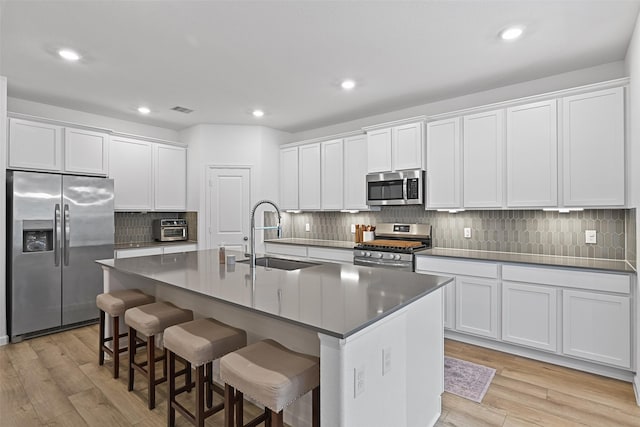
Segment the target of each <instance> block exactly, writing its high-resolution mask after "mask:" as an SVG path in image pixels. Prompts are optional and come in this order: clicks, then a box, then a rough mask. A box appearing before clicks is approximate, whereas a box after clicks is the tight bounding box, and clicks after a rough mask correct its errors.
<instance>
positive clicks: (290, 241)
mask: <svg viewBox="0 0 640 427" xmlns="http://www.w3.org/2000/svg"><path fill="white" fill-rule="evenodd" d="M264 243H274V244H278V245H292V246H314V247H318V248H330V249H344V250H351V249H353V248H354V247H355V245H356V243H353V242H351V241H346V240H323V239H304V238H302V237H285V238H282V239H268V240H265V241H264Z"/></svg>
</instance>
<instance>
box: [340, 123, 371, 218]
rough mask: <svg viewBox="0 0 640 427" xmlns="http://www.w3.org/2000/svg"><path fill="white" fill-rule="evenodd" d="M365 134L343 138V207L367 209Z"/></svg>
mask: <svg viewBox="0 0 640 427" xmlns="http://www.w3.org/2000/svg"><path fill="white" fill-rule="evenodd" d="M366 153H367V136H366V135H357V136H352V137H349V138H345V139H344V168H343V170H344V209H368V208H369V207H368V206H367V186H366V183H365V177H366V175H367V155H366Z"/></svg>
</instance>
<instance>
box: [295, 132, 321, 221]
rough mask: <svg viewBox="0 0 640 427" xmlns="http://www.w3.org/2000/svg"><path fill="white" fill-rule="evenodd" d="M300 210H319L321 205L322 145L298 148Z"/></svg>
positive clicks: (316, 144) (308, 145)
mask: <svg viewBox="0 0 640 427" xmlns="http://www.w3.org/2000/svg"><path fill="white" fill-rule="evenodd" d="M298 158H299V160H298V166H299V169H298V172H299V185H300V187H299V189H300V191H299V201H300V205H299V208H300V209H313V210H318V209H320V208H321V203H320V198H321V195H320V186H321V179H320V178H321V177H320V175H321V174H320V143H315V144H307V145H301V146H300V147H298Z"/></svg>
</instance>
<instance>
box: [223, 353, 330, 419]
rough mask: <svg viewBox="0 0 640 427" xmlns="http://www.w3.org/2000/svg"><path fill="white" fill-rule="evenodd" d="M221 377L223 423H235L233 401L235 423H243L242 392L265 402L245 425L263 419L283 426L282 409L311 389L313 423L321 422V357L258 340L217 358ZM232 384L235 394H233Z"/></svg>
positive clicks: (262, 402)
mask: <svg viewBox="0 0 640 427" xmlns="http://www.w3.org/2000/svg"><path fill="white" fill-rule="evenodd" d="M220 377H221V378H222V380H223V381H224V382H225V386H224V399H225V400H224V405H225V427H234V422H233V411H232V410H231V408H232V406H233V401H234V400H237V403H236V426H237V427H240V426H245V425H244V424H243V423H244V421H243V415H242V410H241V409H240V410H238V408H237V406H238V405H242V398H243V395H244V394H246V395H247V396H250V397H251V398H253V399H254V400H256V401H257V402H259V403H260V404H262V405H264V406H265V411H264V413H263V414H261V415H259V416H258V417H256V418H255V419H253V420H252V421H250V422H249V423H248V424H247V426H255V425H257V424H259V423H260V422H262V421H264V422H265V425H267V426H269V425H270V426H272V427H282V426H283V425H284V421H283V409H284V408H285V407H287V406H288V405H289V404H291V403H293V401H295V400H296V399H298V398H299V397H300V396H302V395H304V394H306V393H307V392H309V391H311V390H313V409H312V414H313V415H312V426H313V427H319V426H320V359H319V358H317V357H313V356H309V355H307V354H302V353H296V352H294V351H292V350H289V349H288V348H286V347H283V346H282V345H280V344H279V343H277V342H275V341H273V340H264V341H259V342H257V343H255V344H251V345H249V346H247V347H244V348H241V349H240V350H237V351H234V352H233V353H229V354H227V355H226V356H224V357H223V358H222V359H220ZM234 388H235V391H236V395H235V396H234Z"/></svg>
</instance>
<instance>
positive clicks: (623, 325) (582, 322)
mask: <svg viewBox="0 0 640 427" xmlns="http://www.w3.org/2000/svg"><path fill="white" fill-rule="evenodd" d="M562 326H563V327H562V352H563V353H564V354H568V355H571V356H575V357H580V358H583V359H588V360H592V361H595V362H603V363H608V364H610V365H615V366H620V367H622V368H630V367H631V304H630V297H628V296H619V295H607V294H601V293H596V292H584V291H574V290H563V291H562Z"/></svg>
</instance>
